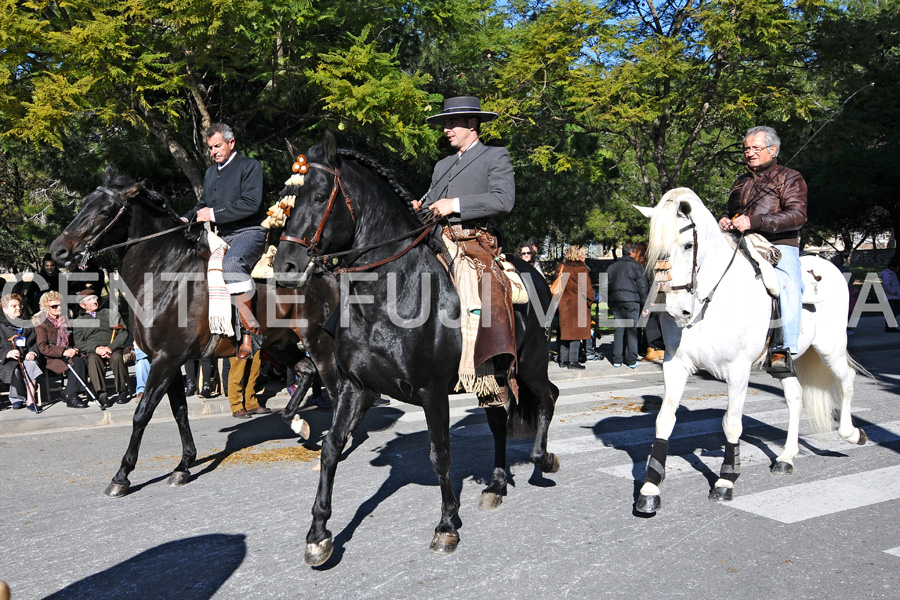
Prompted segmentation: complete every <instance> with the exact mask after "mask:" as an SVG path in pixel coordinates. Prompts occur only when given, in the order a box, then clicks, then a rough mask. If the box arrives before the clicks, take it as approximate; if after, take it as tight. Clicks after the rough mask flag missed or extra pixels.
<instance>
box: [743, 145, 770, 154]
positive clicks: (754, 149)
mask: <svg viewBox="0 0 900 600" xmlns="http://www.w3.org/2000/svg"><path fill="white" fill-rule="evenodd" d="M768 147H769V146H744V154H759V153H760V152H762V151H763V150H765V149H766V148H768Z"/></svg>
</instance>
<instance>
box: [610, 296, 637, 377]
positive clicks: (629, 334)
mask: <svg viewBox="0 0 900 600" xmlns="http://www.w3.org/2000/svg"><path fill="white" fill-rule="evenodd" d="M609 310H610V311H612V314H613V317H615V318H616V320H617V321H625V320H626V319H630V320H631V324H630V326H627V327H626V326H620V325H616V329H615V332H614V333H613V355H612V361H613V363H614V364H621V363H624V364H626V365H633V364H634V363H636V362H637V358H638V353H637V350H638V337H637V321H638V318H640V316H641V303H640V302H610V303H609ZM623 346H624V348H623Z"/></svg>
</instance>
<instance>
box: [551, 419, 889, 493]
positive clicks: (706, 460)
mask: <svg viewBox="0 0 900 600" xmlns="http://www.w3.org/2000/svg"><path fill="white" fill-rule="evenodd" d="M776 412H779V411H767V413H776ZM858 412H862V411H858ZM765 414H766V413H757V414H756V415H753V416H754V418H757V420H760V421H762V420H763V419H761V418H759V417H760V416H763V415H765ZM745 416H746V415H745ZM784 421H787V411H786V410H785V411H784ZM675 431H676V432H677V431H678V428H677V427H676V429H675ZM720 431H721V429H720ZM866 434H867V435H868V436H869V442H870V443H875V444H885V443H890V442H896V441H898V440H900V421H893V422H891V423H883V424H880V425H877V426H876V425H873V426H870V427H869V428H868V430H867V431H866ZM691 435H693V434H687V435H684V436H675V435H673V436H672V438H673V439H674V438H676V437H690V436H691ZM800 438H801V441H806V442H807V443H809V444H811V445H812V446H813V447H814V448H815V449H816V451H817V452H848V451H851V450H856V449H859V448H865V446H857V445H856V444H850V443H849V442H846V441H844V440H843V439H841V438H840V437H839V436H838V435H837V433H836V432H831V433H826V434H820V435H801V436H800ZM651 442H652V439H647V440H646V441H645V443H646V444H647V448H648V451H649V447H650V444H651ZM551 443H552V440H551ZM783 444H784V441H783V440H779V443H778V445H775V446H771V447H768V448H767V449H768V451H769V452H774V454H775V455H777V454H780V453H781V448H782V447H783ZM698 452H699V453H700V455H699V456H698V455H697V454H696V453H694V454H686V455H682V456H669V457H668V459H667V460H666V478H667V479H668V478H671V477H678V476H680V475H689V474H691V473H695V474H696V473H697V471H698V469H702V470H706V469H708V470H710V471H712V472H713V473H718V472H719V468H720V467H721V466H722V457H723V456H724V449H723V448H720V447H716V448H714V449H707V448H700V449H699V450H698ZM813 454H814V453H813V451H811V450H810V449H808V448H807V447H806V446H804V445H803V444H801V445H800V453H799V454H798V455H797V458H801V457H805V456H812V455H813ZM795 460H796V459H795ZM755 464H762V465H765V466H766V467H768V466H770V465H771V464H772V459H771V458H770V456H769V454H767V453H766V452H764V451H763V450H761V449H760V448H759V447H757V446H755V445H753V444H748V443H747V442H743V443H741V467H747V466H750V465H755ZM702 465H705V468H704V467H703V466H702ZM645 469H646V464H644V463H638V464H635V463H628V464H622V465H615V466H612V467H602V468H600V469H599V471H600V472H602V473H606V474H608V475H614V476H616V477H621V478H623V479H637V480H642V479H643V478H644V473H645Z"/></svg>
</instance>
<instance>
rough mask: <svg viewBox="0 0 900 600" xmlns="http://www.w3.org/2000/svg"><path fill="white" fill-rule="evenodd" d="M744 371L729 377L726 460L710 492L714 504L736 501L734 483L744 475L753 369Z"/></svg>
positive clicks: (723, 421) (724, 418)
mask: <svg viewBox="0 0 900 600" xmlns="http://www.w3.org/2000/svg"><path fill="white" fill-rule="evenodd" d="M747 367H748V368H747V369H746V370H744V369H741V370H740V371H739V372H738V373H737V374H734V373H733V372H732V373H731V374H730V376H729V377H728V408H727V409H726V410H725V416H724V417H722V431H724V432H725V459H724V460H723V461H722V468H721V470H720V471H719V479H718V480H716V483H715V484H714V485H713V489H712V490H710V492H709V499H710V500H712V501H713V502H728V501H730V500H732V499H733V498H734V482H735V481H737V478H738V477H739V476H740V474H741V433H742V432H743V430H744V429H743V423H742V422H741V420H742V418H743V416H744V401H745V400H746V399H747V384H748V383H749V382H750V369H749V365H747Z"/></svg>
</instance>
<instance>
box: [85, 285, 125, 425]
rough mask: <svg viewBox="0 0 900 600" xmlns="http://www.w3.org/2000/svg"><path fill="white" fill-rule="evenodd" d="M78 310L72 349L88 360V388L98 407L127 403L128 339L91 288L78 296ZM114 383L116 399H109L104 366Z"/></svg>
mask: <svg viewBox="0 0 900 600" xmlns="http://www.w3.org/2000/svg"><path fill="white" fill-rule="evenodd" d="M78 305H79V306H80V307H81V311H80V313H79V315H78V319H76V320H75V321H74V322H73V323H72V325H73V330H74V338H75V347H76V348H78V350H79V351H80V353H81V355H82V356H84V358H85V360H86V361H87V368H88V377H89V378H90V385H91V387H92V388H94V393H95V394H96V395H97V400H98V401H99V402H100V406H101V408H104V409H106V408H109V407H110V406H112V405H113V404H115V403H119V404H127V403H128V401H129V398H128V369H127V368H126V367H125V360H124V358H123V356H122V350H123V348H124V347H125V342H126V339H127V337H128V334H127V332H126V331H125V326H124V325H122V324H121V323H118V322H116V323H114V322H112V321H111V319H112V315H111V313H110V311H109V309H108V308H102V309H101V308H100V300H99V298H97V295H96V294H95V293H94V291H93V290H91V289H90V288H88V289H86V290H83V291H81V292H80V293H79V294H78ZM107 362H108V363H109V367H110V370H111V371H112V374H113V380H114V381H115V388H116V396H115V398H110V397H109V394H107V391H106V365H107Z"/></svg>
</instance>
